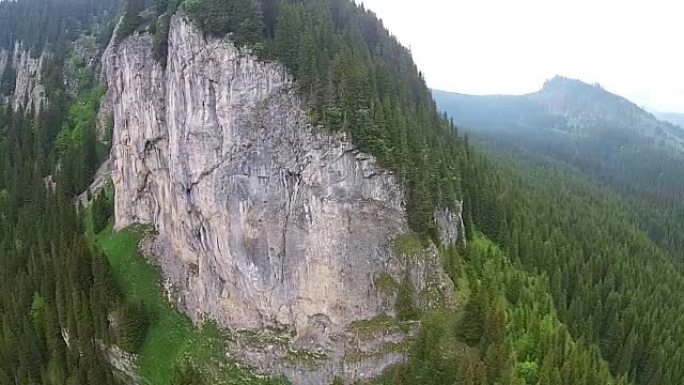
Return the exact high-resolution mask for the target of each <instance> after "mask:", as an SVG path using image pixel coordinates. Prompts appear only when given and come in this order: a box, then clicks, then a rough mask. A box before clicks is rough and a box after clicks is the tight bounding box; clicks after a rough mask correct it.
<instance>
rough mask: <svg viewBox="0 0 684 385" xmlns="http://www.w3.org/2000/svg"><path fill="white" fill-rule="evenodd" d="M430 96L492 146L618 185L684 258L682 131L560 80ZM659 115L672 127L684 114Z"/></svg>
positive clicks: (594, 88)
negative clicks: (517, 91) (529, 87)
mask: <svg viewBox="0 0 684 385" xmlns="http://www.w3.org/2000/svg"><path fill="white" fill-rule="evenodd" d="M433 94H434V98H435V100H436V102H437V104H438V106H439V107H440V109H442V110H443V111H445V112H447V113H448V114H449V115H450V116H451V117H452V118H453V119H454V122H455V123H456V124H457V125H458V126H459V127H460V128H461V129H462V130H465V131H467V132H470V133H472V134H475V135H476V136H479V137H480V138H481V139H482V140H483V141H485V142H486V143H487V144H488V145H490V147H491V146H492V145H494V146H495V148H501V146H508V147H506V148H513V149H516V150H523V152H525V153H527V154H528V155H533V156H541V157H543V158H546V159H553V160H554V161H555V162H561V163H564V164H567V165H570V166H572V167H574V168H576V169H578V170H579V171H581V172H583V173H585V174H586V175H587V176H589V177H592V178H597V179H599V180H601V181H602V182H604V183H607V184H608V185H609V186H612V187H614V188H615V189H616V190H617V191H619V192H621V193H622V195H623V196H624V197H626V198H628V199H629V201H630V202H632V203H631V204H632V205H638V206H639V208H638V209H637V211H638V212H639V215H640V217H641V221H642V225H643V227H644V228H645V229H647V230H648V231H649V233H650V234H651V236H652V237H653V239H654V240H656V241H658V242H659V243H661V244H663V245H665V246H667V247H668V248H669V249H670V250H672V251H673V254H675V253H676V254H677V255H681V256H682V257H684V203H682V199H681V196H682V191H684V128H682V127H684V126H682V127H680V126H677V125H674V124H672V123H670V122H666V121H663V120H659V119H658V118H656V117H655V116H654V115H653V114H651V113H649V112H647V111H645V110H643V109H642V108H640V107H638V106H637V105H636V104H634V103H632V102H630V101H629V100H627V99H625V98H623V97H621V96H619V95H615V94H612V93H610V92H608V91H606V90H605V89H603V88H602V87H601V86H599V85H590V84H586V83H583V82H581V81H579V80H574V79H567V78H563V77H555V78H553V79H551V80H548V81H547V82H546V83H545V84H544V86H543V88H542V89H541V90H540V91H538V92H535V93H532V94H528V95H520V96H510V95H493V96H472V95H463V94H456V93H448V92H442V91H434V92H433ZM659 117H660V118H661V119H667V120H669V121H671V122H674V121H677V120H676V118H679V119H681V118H682V117H684V115H679V116H676V115H667V116H663V115H659Z"/></svg>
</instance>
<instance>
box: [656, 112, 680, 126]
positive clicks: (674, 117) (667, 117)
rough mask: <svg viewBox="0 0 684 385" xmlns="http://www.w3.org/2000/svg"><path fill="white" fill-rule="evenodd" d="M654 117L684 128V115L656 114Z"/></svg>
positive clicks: (672, 113) (673, 113) (675, 113)
mask: <svg viewBox="0 0 684 385" xmlns="http://www.w3.org/2000/svg"><path fill="white" fill-rule="evenodd" d="M654 115H655V116H656V117H657V118H658V119H660V120H664V121H666V122H670V123H672V124H676V125H678V126H679V127H684V114H683V113H678V112H655V113H654Z"/></svg>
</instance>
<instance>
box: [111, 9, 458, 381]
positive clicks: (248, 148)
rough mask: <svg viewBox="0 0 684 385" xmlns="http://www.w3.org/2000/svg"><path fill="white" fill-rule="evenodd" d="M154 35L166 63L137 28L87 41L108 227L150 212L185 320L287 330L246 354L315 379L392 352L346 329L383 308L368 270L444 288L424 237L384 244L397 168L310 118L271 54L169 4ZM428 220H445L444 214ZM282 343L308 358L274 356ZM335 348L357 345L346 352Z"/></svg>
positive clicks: (389, 311)
mask: <svg viewBox="0 0 684 385" xmlns="http://www.w3.org/2000/svg"><path fill="white" fill-rule="evenodd" d="M168 48H169V49H168V58H167V65H166V67H163V66H162V65H161V64H159V63H158V62H157V61H155V59H154V58H153V54H152V40H151V38H150V36H148V35H135V36H132V37H129V38H127V39H125V40H123V41H122V42H119V43H118V44H117V43H114V42H113V43H112V44H110V46H109V48H108V49H107V50H106V52H105V54H104V56H103V60H102V62H103V77H104V80H105V81H106V83H107V84H108V94H107V97H106V100H105V102H104V104H103V107H104V108H103V110H104V111H107V113H111V114H113V118H114V128H113V139H112V152H111V159H110V161H111V170H112V179H113V182H114V186H115V189H116V202H115V203H116V204H115V218H116V228H117V229H121V228H124V227H127V226H130V225H133V224H148V225H152V226H154V228H155V229H156V231H157V237H156V241H155V242H154V245H152V247H151V249H152V250H153V251H154V254H155V256H156V258H157V260H158V263H159V265H160V267H161V270H162V272H163V274H164V277H165V280H166V282H167V285H166V286H167V292H168V295H169V298H170V299H171V300H172V301H173V302H174V303H175V304H176V305H177V306H178V307H179V309H181V310H183V311H184V312H186V313H187V314H188V315H189V316H190V317H191V318H192V319H193V320H194V321H196V322H199V321H201V320H204V319H212V320H216V321H217V322H218V323H219V324H220V325H221V326H224V327H226V328H229V329H231V330H245V329H248V330H253V331H257V332H260V333H272V334H278V335H281V336H282V335H285V336H287V337H288V338H287V339H286V342H285V345H286V346H285V349H281V350H278V349H275V348H273V347H272V346H271V349H270V350H268V349H266V348H263V349H262V348H259V349H256V350H254V349H253V347H251V348H250V347H248V346H244V345H241V346H239V347H236V349H238V350H239V352H238V353H236V355H237V356H239V358H240V359H242V360H244V361H247V363H249V364H252V365H255V366H257V367H259V368H262V369H264V370H268V371H275V372H280V373H283V374H286V375H287V376H288V377H289V378H290V379H291V380H293V382H294V383H302V384H322V383H329V382H330V381H332V378H333V376H340V377H341V378H343V379H344V380H345V381H347V382H349V381H353V380H356V379H363V378H370V377H373V376H376V375H378V374H379V373H380V372H381V371H382V370H383V369H385V368H386V367H387V366H389V365H393V364H396V363H399V362H402V361H403V360H404V359H405V357H406V354H405V352H384V353H379V352H380V351H383V349H384V348H383V346H384V345H382V344H380V343H379V344H375V345H372V344H371V345H372V346H371V345H369V344H367V343H366V344H365V345H364V342H363V341H361V342H360V341H359V340H358V336H357V335H355V334H354V333H353V332H352V331H350V330H351V329H350V327H351V325H352V324H353V323H354V322H355V321H359V320H365V319H373V318H376V317H378V316H381V315H389V316H393V315H394V312H395V305H394V297H395V296H396V294H395V293H392V291H391V290H386V288H385V289H383V288H381V287H379V285H378V280H379V278H380V277H384V278H387V277H390V278H391V280H394V281H395V282H400V281H402V280H404V279H407V278H406V277H409V279H410V280H411V281H412V282H411V284H412V285H414V286H415V287H416V288H417V295H419V294H420V293H421V292H423V291H424V290H427V289H426V288H429V289H430V290H433V289H435V288H437V289H438V291H439V292H441V293H442V294H443V295H444V297H445V298H446V299H445V302H447V303H449V302H452V301H453V285H452V284H451V282H450V281H449V279H448V277H446V275H445V274H444V272H443V271H442V269H441V265H440V261H439V258H438V257H437V256H436V252H435V251H434V250H433V252H429V251H426V253H425V254H426V257H425V258H423V259H421V260H420V261H417V260H415V258H413V259H412V258H406V256H404V255H400V254H399V253H398V252H397V251H395V248H394V247H392V242H393V240H394V239H395V237H397V236H398V235H400V234H405V233H408V232H409V228H408V224H407V219H406V212H405V209H404V190H403V188H402V186H401V184H400V182H399V181H398V180H397V178H396V177H395V176H394V175H393V174H392V173H391V172H389V171H387V170H385V169H383V168H381V167H380V166H379V165H378V164H377V162H376V160H375V159H374V158H373V157H372V156H370V155H368V154H364V153H361V152H359V151H358V150H357V149H356V148H355V147H354V146H353V144H352V143H351V141H350V140H349V139H348V138H347V137H346V136H345V135H344V134H342V133H333V132H329V131H327V130H326V129H324V128H322V127H313V126H312V125H311V124H310V123H309V119H308V115H307V112H306V110H305V107H304V105H303V103H302V101H301V100H300V98H299V97H298V96H297V94H296V92H295V90H294V87H293V84H292V82H291V80H290V78H289V77H288V75H287V73H286V72H285V71H284V70H283V68H281V67H280V66H279V65H278V64H276V63H264V62H261V61H259V60H257V59H256V58H255V57H253V56H252V55H250V54H249V53H247V52H245V51H244V50H240V49H237V48H236V47H235V46H234V45H233V44H232V43H231V42H230V41H228V40H225V39H215V38H207V37H205V36H204V35H203V34H202V33H201V32H200V31H198V30H197V29H196V28H195V27H194V26H193V25H192V24H191V23H190V22H188V21H187V20H185V19H184V18H182V17H179V16H174V17H173V19H172V21H171V29H170V35H169V47H168ZM444 221H455V222H454V223H456V224H457V226H461V221H460V213H452V212H449V213H448V215H447V214H445V216H444ZM460 228H461V227H459V229H460ZM454 231H456V233H455V234H456V235H455V237H456V238H457V237H458V231H460V230H453V229H452V230H450V232H448V234H450V235H448V239H449V240H451V239H452V238H454ZM445 234H446V233H445ZM414 281H415V282H414ZM393 333H394V334H392V333H386V335H385V338H390V337H388V336H390V335H391V336H394V337H391V338H394V339H396V340H398V342H401V340H402V339H403V338H404V335H403V333H402V332H400V331H395V332H393ZM391 338H390V339H391ZM378 341H380V340H378ZM398 342H397V341H389V342H388V343H393V344H397V343H398ZM250 349H253V350H254V354H249V351H250ZM292 349H304V350H306V351H309V352H317V353H316V354H319V356H316V357H318V358H321V357H323V358H322V362H321V363H320V365H317V367H316V368H306V369H302V368H301V366H300V365H296V363H294V364H293V363H292V362H289V363H288V361H287V360H283V358H284V356H286V355H287V354H288V351H289V352H291V351H292ZM364 349H365V350H364ZM351 350H354V352H357V351H362V353H364V354H367V356H368V357H369V358H368V359H359V360H354V362H353V363H350V362H349V360H346V359H345V357H348V356H349V354H350V351H351ZM373 353H376V354H373ZM362 358H363V357H362ZM326 381H327V382H326Z"/></svg>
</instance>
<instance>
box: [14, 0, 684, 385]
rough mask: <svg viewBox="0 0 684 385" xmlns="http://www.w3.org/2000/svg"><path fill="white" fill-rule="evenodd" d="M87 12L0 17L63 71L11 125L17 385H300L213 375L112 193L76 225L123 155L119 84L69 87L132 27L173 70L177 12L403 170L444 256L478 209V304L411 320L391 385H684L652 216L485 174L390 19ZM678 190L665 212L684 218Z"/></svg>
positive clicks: (549, 173) (674, 296) (238, 8)
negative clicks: (135, 363) (73, 68)
mask: <svg viewBox="0 0 684 385" xmlns="http://www.w3.org/2000/svg"><path fill="white" fill-rule="evenodd" d="M71 3H72V2H67V3H65V4H69V5H70V6H69V7H58V6H57V5H56V4H57V2H51V1H47V2H43V1H37V0H19V1H17V2H0V45H2V46H5V47H10V46H11V47H13V46H14V45H15V44H16V43H17V42H21V43H23V44H25V45H26V46H27V47H28V46H30V47H32V48H33V49H35V50H44V49H45V50H50V52H53V53H54V63H50V65H49V66H48V68H46V69H45V70H46V71H48V72H49V73H50V74H51V76H45V79H49V82H48V83H47V84H45V87H46V88H47V94H48V97H47V99H48V101H49V103H48V108H47V109H45V110H43V111H41V112H40V113H39V114H36V115H33V114H31V113H28V114H27V113H26V112H25V111H22V110H20V109H19V110H15V109H13V108H12V106H9V105H5V106H3V107H2V112H1V113H0V175H1V177H0V245H1V249H0V250H1V251H0V264H1V265H0V267H1V269H0V276H1V278H2V279H1V280H0V285H1V286H2V289H1V290H0V293H1V294H0V384H55V385H56V384H69V385H71V384H110V383H111V384H116V383H121V382H125V379H123V378H122V377H121V376H117V375H115V371H114V370H113V369H112V366H111V363H110V360H109V359H108V356H107V349H106V348H103V346H110V345H116V346H118V347H119V348H121V349H122V350H124V351H126V352H129V353H138V354H139V355H140V358H139V359H140V362H141V372H142V373H141V374H142V375H143V376H144V379H145V380H146V381H149V382H150V383H153V384H167V383H172V384H210V383H225V384H257V383H271V382H279V381H281V380H271V379H269V378H264V377H257V376H253V375H252V374H250V373H248V372H247V371H245V370H244V369H242V368H236V367H234V366H223V364H221V365H218V367H221V368H223V370H225V371H222V372H220V373H218V372H216V371H212V370H209V369H208V366H207V364H214V363H215V360H217V357H223V356H224V354H223V352H222V350H221V338H222V335H221V333H220V331H217V330H215V327H212V326H206V327H205V328H202V329H201V330H200V329H198V328H197V327H193V325H191V324H190V323H189V320H188V319H187V318H185V317H184V316H182V315H180V314H179V313H177V312H174V310H173V309H171V308H170V305H169V304H168V303H167V302H166V301H165V299H164V298H163V296H162V290H161V288H160V286H161V285H160V281H161V279H160V277H158V276H156V275H157V274H158V271H157V270H155V269H154V268H153V267H151V266H150V265H148V264H147V263H146V262H145V261H144V259H142V258H141V257H140V256H139V255H137V252H136V250H135V249H136V245H135V242H136V237H135V236H133V235H131V233H122V234H112V233H111V227H110V224H111V218H110V216H111V210H112V207H111V193H112V191H108V190H104V191H103V192H102V193H100V194H98V195H97V196H96V197H94V199H93V200H92V203H91V204H90V206H89V207H87V208H86V207H81V206H79V205H77V204H74V197H75V195H76V194H79V193H81V192H83V191H85V190H86V189H87V186H88V185H89V184H90V182H91V181H92V179H93V177H94V173H95V170H96V169H97V167H98V166H99V164H100V163H101V162H102V161H103V160H104V158H106V154H107V138H104V140H102V141H100V140H98V138H97V135H96V115H97V111H98V108H99V106H100V100H101V98H102V95H103V89H102V88H101V86H98V85H97V82H96V79H97V77H96V76H95V70H96V69H97V68H96V67H97V63H92V64H91V65H92V68H91V67H89V66H88V67H87V68H88V69H89V72H88V73H87V75H88V77H89V78H90V79H91V81H90V82H84V83H82V84H83V85H82V86H81V87H78V88H76V89H75V90H73V89H68V87H66V84H67V83H68V81H69V79H67V78H65V76H64V74H65V73H68V71H66V72H65V71H62V68H63V67H64V65H65V63H68V62H69V58H70V57H73V54H74V48H73V46H74V45H73V44H72V42H73V41H75V40H76V39H78V37H79V36H81V35H83V34H94V35H95V36H97V37H98V38H100V39H101V40H102V41H108V40H109V32H108V31H109V28H108V27H107V26H108V25H113V21H115V15H119V14H121V15H122V19H121V23H120V25H119V29H118V31H116V32H115V34H114V37H113V39H114V42H116V40H117V39H119V40H120V39H123V38H125V37H126V36H127V35H130V34H139V33H150V34H152V35H153V36H154V41H155V47H156V52H157V55H158V56H157V57H158V60H160V61H163V60H164V59H163V58H164V52H165V50H166V48H165V44H166V43H165V42H166V37H165V34H166V33H167V30H166V29H167V25H168V18H169V17H170V15H172V14H174V13H181V14H184V15H187V16H188V17H189V18H190V19H191V20H193V21H194V22H195V23H197V25H199V26H200V27H201V28H202V29H203V30H204V31H205V32H206V33H207V34H213V35H219V36H224V35H228V36H230V38H231V40H233V41H235V42H236V43H237V44H240V45H241V46H244V47H246V49H248V50H251V52H254V53H255V54H256V55H258V57H259V58H260V59H261V60H264V61H278V62H280V63H282V64H283V65H284V66H285V67H286V68H287V69H288V70H289V72H290V73H291V74H292V75H293V77H294V79H295V81H296V85H297V87H298V89H299V92H300V94H301V95H302V96H303V97H304V98H305V100H306V103H307V105H308V106H309V108H310V119H311V121H312V122H315V123H316V124H318V125H320V127H319V128H320V129H321V130H343V131H345V132H347V133H349V135H350V136H351V137H352V138H353V140H354V142H355V143H356V144H357V145H358V146H359V148H361V149H362V150H364V151H367V152H369V153H371V154H373V155H375V156H376V157H377V158H378V159H379V161H380V163H381V164H382V165H383V166H385V167H387V168H389V169H391V170H393V171H395V172H396V174H397V175H398V177H399V178H401V180H402V181H403V183H404V184H405V185H406V187H407V189H408V197H407V202H406V208H407V212H408V215H409V222H410V225H411V228H412V229H413V230H414V231H415V233H416V235H417V236H416V237H415V240H416V242H415V243H417V244H418V247H421V246H422V245H423V244H427V243H429V242H437V234H436V228H435V225H434V223H435V221H434V218H433V215H434V209H435V207H437V206H449V207H454V208H455V207H458V206H460V202H461V201H462V202H463V210H464V212H463V216H464V220H465V225H466V234H467V243H466V244H465V245H460V246H446V245H442V246H441V247H440V250H439V253H440V256H441V259H442V261H443V263H444V268H445V271H446V272H447V273H448V274H449V276H450V277H451V279H452V280H453V282H454V283H455V286H456V292H457V294H456V295H457V298H458V305H457V306H456V308H445V309H440V310H435V311H424V312H421V311H419V310H418V309H416V308H415V306H414V304H412V303H411V300H410V297H409V296H404V297H402V298H403V299H404V301H401V302H399V303H398V306H399V307H400V309H399V310H401V311H398V314H399V315H400V317H401V318H404V319H403V321H420V329H419V332H418V335H417V337H416V338H415V341H412V342H411V345H410V346H409V347H408V350H409V352H410V357H411V358H410V360H409V361H408V362H407V363H406V364H405V365H400V366H398V367H396V368H393V369H392V370H390V371H389V372H388V373H386V374H385V375H384V376H383V377H382V378H379V379H378V380H377V383H380V384H425V385H432V384H435V385H436V384H464V385H466V384H467V385H484V384H492V385H494V384H521V385H522V384H527V385H532V384H539V385H546V384H565V385H574V384H587V385H589V384H596V385H598V384H601V385H603V384H616V385H617V384H624V385H627V384H633V385H660V384H662V385H666V384H678V383H681V382H682V381H684V344H683V343H682V342H683V338H684V323H682V322H681V318H682V314H684V297H682V296H681V294H680V293H681V292H682V289H684V272H683V271H682V270H681V266H680V265H679V264H678V263H675V262H673V259H674V258H672V257H673V255H671V254H672V251H673V250H675V251H676V250H677V248H678V247H679V246H678V245H679V244H677V243H672V242H663V241H662V240H659V239H657V238H655V237H653V234H652V233H653V231H652V229H650V228H644V227H643V223H644V222H643V221H644V217H643V216H640V213H641V212H640V211H639V210H640V209H639V207H636V208H635V206H633V205H631V204H630V203H631V202H632V201H630V200H625V199H624V198H623V197H621V196H619V195H618V194H616V193H615V191H614V190H613V189H611V188H606V187H602V186H598V185H597V184H596V183H594V182H593V180H591V179H588V178H586V177H585V176H584V175H582V174H581V173H578V172H576V171H575V170H574V169H569V168H568V167H566V166H565V165H564V164H560V165H558V164H551V165H549V164H548V163H547V162H537V161H531V160H529V159H527V158H525V157H523V158H517V157H516V156H515V155H501V157H500V158H492V157H488V156H485V155H483V153H482V152H480V151H479V150H478V149H477V148H474V147H473V146H472V145H471V144H470V143H469V141H468V138H467V137H463V136H460V135H459V132H458V131H459V130H458V129H457V128H456V126H455V125H454V124H453V123H452V122H451V121H450V120H448V119H447V118H446V117H444V116H443V115H441V114H440V113H439V112H438V111H437V108H436V105H435V103H434V101H433V100H432V96H431V94H430V91H429V90H428V88H427V87H426V86H425V82H424V81H423V79H422V76H421V74H420V72H419V71H418V69H417V68H416V66H415V64H414V63H413V61H412V59H411V56H410V53H409V52H408V50H407V49H405V48H403V47H402V46H401V45H399V43H398V42H397V41H396V40H395V39H394V38H393V37H392V36H391V35H390V33H389V32H388V31H387V30H386V29H385V28H384V27H383V25H382V23H381V22H380V21H379V20H378V19H377V17H376V16H375V15H374V14H373V13H371V12H369V11H367V10H364V9H363V8H362V7H360V6H358V5H355V4H354V3H353V2H351V1H349V0H311V1H296V0H281V1H279V0H261V1H254V0H186V1H183V2H179V1H173V0H168V1H165V0H157V1H150V0H148V1H143V0H129V1H127V2H126V3H125V4H121V5H119V4H115V2H99V1H91V2H82V1H74V2H73V6H71ZM60 4H62V2H60ZM119 6H121V9H119ZM103 15H104V16H103ZM3 21H7V23H5V22H3ZM29 25H30V26H32V27H33V28H31V29H27V26H29ZM102 48H103V47H102ZM7 77H9V75H7ZM8 92H11V87H10V91H8ZM453 115H454V116H453V117H454V119H455V120H456V121H457V122H458V118H459V114H457V113H454V114H453ZM507 119H508V118H505V119H501V123H502V124H505V123H506V121H507ZM544 119H546V116H544ZM658 159H660V158H658ZM658 161H659V160H658ZM608 164H610V165H612V166H614V168H604V169H602V172H604V173H605V177H606V178H616V179H617V180H619V181H625V182H627V181H629V179H624V178H623V176H624V174H617V170H619V169H618V166H620V163H617V164H616V163H608ZM667 170H670V169H669V168H668V169H667ZM602 175H603V174H602ZM620 178H623V179H620ZM663 180H664V181H668V183H670V182H671V183H676V180H677V179H676V178H674V179H673V178H663ZM639 186H640V187H639ZM637 187H639V188H641V190H640V191H641V192H640V193H642V194H647V193H648V189H647V188H646V183H644V184H641V185H637ZM637 187H635V189H636V188H637ZM676 188H677V186H671V185H668V184H666V183H664V184H662V186H661V187H660V188H658V189H656V190H654V194H656V195H657V196H658V199H662V200H664V201H667V202H670V201H671V200H668V199H673V193H674V191H676ZM113 193H114V194H115V193H116V192H115V191H114V192H113ZM638 197H641V195H639V196H638ZM645 202H646V201H645ZM647 202H651V201H647ZM654 202H660V201H654ZM653 204H654V205H657V204H660V203H653ZM667 218H671V217H667ZM653 221H654V223H655V224H654V226H660V225H662V226H670V224H669V222H661V221H660V219H658V218H657V217H653ZM668 231H670V232H672V233H674V232H675V231H676V229H674V228H672V229H670V230H668ZM649 235H651V237H649ZM679 250H681V249H679ZM407 298H409V299H407ZM208 335H210V336H208ZM214 353H216V354H214ZM198 357H199V358H198ZM193 358H194V359H193ZM224 358H225V357H224ZM217 373H218V374H217Z"/></svg>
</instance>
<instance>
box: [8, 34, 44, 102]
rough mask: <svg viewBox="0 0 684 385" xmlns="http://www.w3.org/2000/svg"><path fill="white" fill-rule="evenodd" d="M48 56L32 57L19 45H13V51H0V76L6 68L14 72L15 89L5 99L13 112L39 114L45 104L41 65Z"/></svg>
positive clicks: (42, 54)
mask: <svg viewBox="0 0 684 385" xmlns="http://www.w3.org/2000/svg"><path fill="white" fill-rule="evenodd" d="M48 58H49V54H48V53H47V52H45V51H43V52H42V53H41V54H40V56H38V57H32V56H31V54H30V51H29V50H28V49H27V48H25V47H24V46H23V45H22V44H21V43H15V45H14V49H13V50H7V49H0V75H2V74H3V73H4V71H5V70H6V69H7V68H11V69H13V70H14V74H15V87H14V90H13V92H11V94H10V95H9V96H8V97H7V98H6V100H5V101H6V102H9V103H10V104H11V105H12V107H13V108H14V110H15V111H17V110H19V109H22V108H23V109H24V110H25V111H26V112H28V111H33V112H34V113H38V112H40V110H41V108H43V106H44V105H45V103H47V97H46V94H45V87H44V86H43V85H42V84H41V79H42V75H43V74H42V71H43V65H44V64H45V62H46V61H47V60H48Z"/></svg>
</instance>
